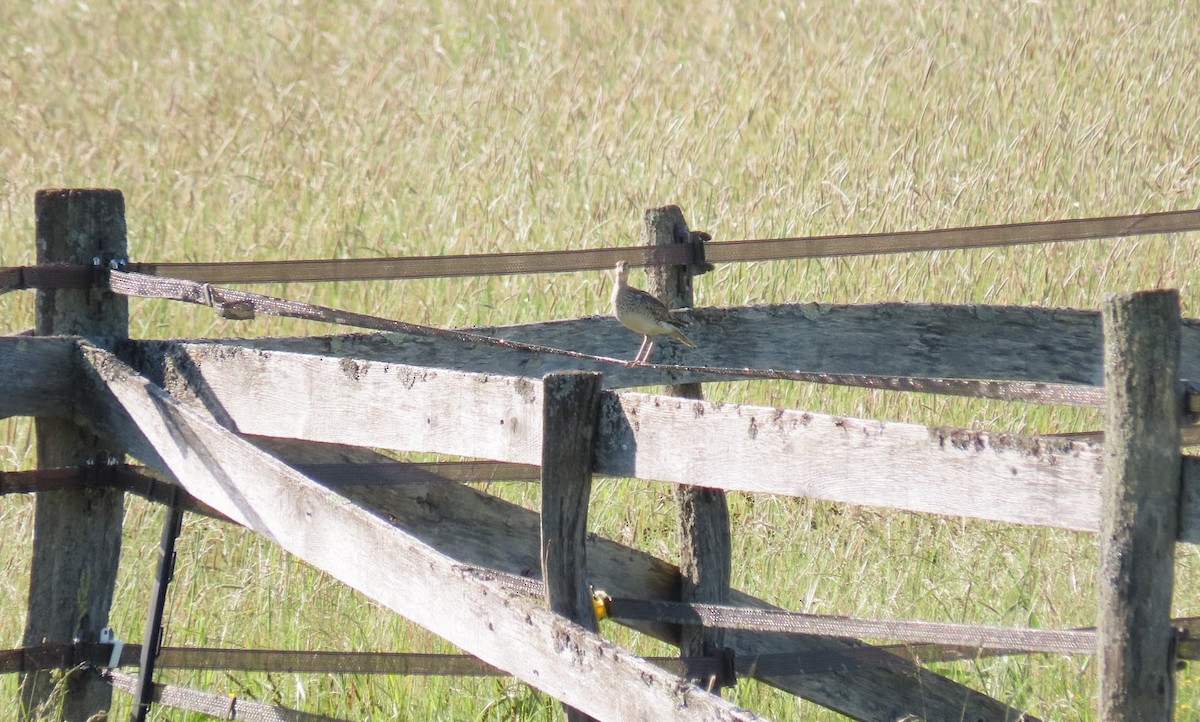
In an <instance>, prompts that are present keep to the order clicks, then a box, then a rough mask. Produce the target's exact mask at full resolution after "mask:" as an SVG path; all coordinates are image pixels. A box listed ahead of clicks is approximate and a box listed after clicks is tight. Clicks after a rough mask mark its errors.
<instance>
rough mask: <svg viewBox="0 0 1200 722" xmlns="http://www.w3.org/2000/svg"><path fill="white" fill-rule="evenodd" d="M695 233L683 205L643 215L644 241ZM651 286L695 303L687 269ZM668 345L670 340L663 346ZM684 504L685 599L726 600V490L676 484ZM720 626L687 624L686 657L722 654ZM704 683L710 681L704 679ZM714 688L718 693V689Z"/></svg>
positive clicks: (657, 273)
mask: <svg viewBox="0 0 1200 722" xmlns="http://www.w3.org/2000/svg"><path fill="white" fill-rule="evenodd" d="M691 242H692V232H691V231H690V230H689V229H688V225H687V221H686V220H684V217H683V211H681V210H680V209H679V206H664V207H662V208H650V209H648V210H647V211H646V213H645V216H644V240H643V243H644V244H645V245H648V246H649V245H666V244H671V243H691ZM647 290H648V291H649V292H650V293H652V294H654V295H655V296H657V297H658V300H660V301H662V302H663V303H664V304H666V306H667V308H680V307H690V306H691V305H692V303H693V296H692V276H691V274H690V273H689V271H688V269H687V268H686V267H678V266H672V267H658V268H648V269H647ZM663 346H664V347H666V344H665V343H664V344H663ZM670 393H671V395H673V396H679V397H682V398H685V399H703V398H704V393H703V391H702V390H701V388H700V384H678V385H676V386H672V387H670ZM675 498H676V501H677V503H678V506H679V546H680V550H679V570H680V573H681V574H682V577H683V585H682V589H681V597H682V600H683V601H685V602H701V603H708V604H726V603H728V600H729V577H730V573H731V570H732V561H731V558H732V550H731V544H730V538H729V506H728V505H727V503H726V501H725V492H724V491H721V490H719V489H706V488H702V487H698V486H677V487H676V489H675ZM724 646H725V644H724V635H723V634H722V632H721V631H720V630H713V629H704V628H702V627H687V626H685V627H683V629H682V632H681V637H680V644H679V651H680V655H681V656H683V657H701V656H708V655H713V654H716V653H718V652H719V651H720V650H721V649H722V648H723V647H724ZM700 682H701V685H702V686H706V685H705V680H700ZM708 686H710V687H711V688H712V691H714V692H716V691H717V689H716V688H715V687H712V686H711V685H708Z"/></svg>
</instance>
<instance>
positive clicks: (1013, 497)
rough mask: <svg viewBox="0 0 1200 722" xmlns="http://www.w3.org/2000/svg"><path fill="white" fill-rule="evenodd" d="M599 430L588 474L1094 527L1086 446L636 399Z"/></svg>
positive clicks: (607, 412) (1097, 454)
mask: <svg viewBox="0 0 1200 722" xmlns="http://www.w3.org/2000/svg"><path fill="white" fill-rule="evenodd" d="M601 418H602V426H601V433H600V445H599V447H598V448H597V451H596V470H597V472H599V473H602V474H607V475H610V476H629V477H637V478H640V479H655V480H659V481H670V482H675V483H689V484H695V485H699V486H711V487H714V488H720V489H727V490H737V491H749V492H761V493H768V494H782V495H786V496H802V497H808V498H813V499H825V500H828V501H840V502H848V503H854V504H862V505H867V506H882V507H891V508H896V509H906V510H909V511H921V512H930V513H936V514H945V515H952V516H966V517H973V518H980V519H993V520H997V521H1008V522H1013V523H1020V524H1037V525H1046V526H1053V527H1059V528H1066V529H1079V530H1087V531H1095V530H1096V528H1097V524H1098V511H1099V502H1100V493H1099V489H1100V487H1099V478H1100V467H1101V463H1102V458H1101V454H1102V450H1101V447H1100V446H1098V445H1094V444H1088V443H1084V442H1075V441H1069V440H1062V439H1054V438H1037V437H1025V436H1010V435H1005V434H988V433H987V432H982V431H965V430H959V429H932V428H928V427H924V426H919V425H916V424H903V423H890V422H882V421H866V420H861V419H852V418H846V417H840V416H829V415H825V414H814V413H809V412H805V411H791V410H784V409H771V408H763V407H753V406H742V405H737V404H723V403H720V402H712V401H691V400H686V399H675V398H669V397H663V396H653V395H648V394H638V393H621V394H613V393H606V394H605V395H604V398H603V400H602V401H601ZM685 438H686V439H688V440H689V443H687V444H682V443H679V441H680V439H685Z"/></svg>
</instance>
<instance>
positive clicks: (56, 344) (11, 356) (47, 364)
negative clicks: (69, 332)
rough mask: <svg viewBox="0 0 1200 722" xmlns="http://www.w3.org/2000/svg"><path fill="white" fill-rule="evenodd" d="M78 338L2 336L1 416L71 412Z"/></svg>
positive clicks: (59, 416)
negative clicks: (75, 352) (76, 340)
mask: <svg viewBox="0 0 1200 722" xmlns="http://www.w3.org/2000/svg"><path fill="white" fill-rule="evenodd" d="M74 349H75V340H74V339H72V338H64V337H58V336H48V337H39V336H0V388H2V389H4V393H3V394H0V419H6V418H8V417H10V416H40V417H58V418H66V417H70V415H71V378H72V375H73V373H74V370H75V363H74V360H73V359H74Z"/></svg>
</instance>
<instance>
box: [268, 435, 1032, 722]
mask: <svg viewBox="0 0 1200 722" xmlns="http://www.w3.org/2000/svg"><path fill="white" fill-rule="evenodd" d="M255 442H256V443H258V444H260V445H262V446H264V447H265V448H268V449H270V450H271V451H272V453H274V454H276V455H278V456H280V457H281V458H283V459H285V460H287V461H289V462H291V463H294V464H328V463H340V462H355V463H378V462H380V461H383V460H385V457H381V456H380V455H379V454H377V453H376V452H373V451H370V450H368V449H360V448H354V447H340V446H332V445H325V444H313V443H306V442H297V441H290V440H284V439H267V438H260V439H256V440H255ZM318 478H319V477H318ZM339 491H340V492H342V493H344V494H346V495H347V496H348V497H350V498H352V499H354V500H356V501H358V502H359V503H362V504H365V505H368V506H370V507H372V508H376V509H378V510H379V512H380V513H383V514H386V515H387V516H388V518H389V519H391V520H392V521H393V523H395V524H397V525H399V526H401V527H403V528H404V529H406V530H407V531H408V532H409V533H411V534H413V535H414V536H417V537H419V538H420V539H421V540H422V541H424V542H425V543H427V544H429V545H430V546H432V547H434V548H436V549H439V550H441V551H442V552H443V553H446V554H448V555H449V556H453V557H454V558H456V559H459V560H460V561H462V562H463V563H465V564H469V565H473V566H478V567H482V568H490V569H497V570H499V571H503V572H507V573H510V574H516V575H520V576H525V577H533V578H537V577H538V575H539V570H540V561H539V544H538V533H539V519H538V515H537V513H535V512H533V511H531V510H529V509H525V508H523V507H520V506H518V505H515V504H511V503H509V502H506V501H503V500H501V499H498V498H496V497H494V496H491V495H489V494H486V493H484V492H481V491H479V490H476V489H473V488H471V487H468V486H464V485H462V484H447V483H427V484H404V485H402V486H391V487H384V486H376V485H371V486H346V487H340V488H339ZM587 560H588V574H589V576H590V580H591V582H592V584H593V585H594V586H595V587H596V588H597V589H602V590H605V591H607V592H609V593H610V594H612V595H613V596H616V597H630V598H639V599H661V600H672V601H673V600H677V599H679V590H680V583H681V579H680V573H679V569H678V568H677V567H675V566H673V565H671V564H668V563H666V562H664V561H662V560H661V559H658V558H656V557H654V556H651V555H649V554H647V553H645V552H643V551H640V550H637V549H633V548H631V547H627V546H624V545H621V544H618V543H616V542H614V541H611V540H608V539H605V538H603V537H598V536H596V535H594V534H589V535H588V548H587ZM729 594H730V596H729V600H730V601H729V603H730V604H736V605H740V606H747V607H758V608H762V609H778V607H774V606H772V605H770V604H768V603H766V602H765V601H763V600H761V599H758V598H756V597H753V596H751V595H749V594H746V593H745V592H741V591H738V590H731V591H730V593H729ZM630 626H632V627H634V628H636V629H638V630H640V631H643V632H645V633H647V634H651V635H653V636H655V637H657V638H659V639H662V640H663V641H665V642H669V643H671V644H675V645H678V644H679V631H678V628H676V627H672V626H670V625H653V624H641V623H633V624H630ZM724 641H725V644H726V645H727V646H728V647H730V648H732V649H734V650H735V652H736V654H737V655H739V656H752V655H760V654H805V653H812V654H816V655H832V658H834V659H836V658H837V655H838V654H840V653H842V652H846V651H851V650H855V649H861V648H862V644H861V643H860V642H857V641H851V640H842V639H832V638H821V637H796V636H787V635H777V634H769V633H762V634H759V633H754V632H745V631H736V632H727V633H726V635H725V640H724ZM758 678H759V679H761V680H762V681H765V682H767V683H769V684H773V685H775V686H777V687H779V688H781V689H784V690H786V691H789V692H791V693H793V694H798V695H802V696H803V697H805V698H806V699H809V700H812V701H814V702H816V703H818V704H822V705H825V706H827V707H830V708H832V709H836V710H839V711H840V712H842V713H843V714H846V715H848V716H850V717H852V718H855V719H860V720H870V721H871V722H894V720H897V719H903V718H904V717H905V715H907V714H919V715H921V716H922V717H923V718H924V719H959V718H960V717H959V715H962V717H961V719H970V720H980V721H981V722H993V721H994V722H1000V721H1001V720H1003V721H1004V722H1009V721H1011V720H1015V719H1017V718H1018V716H1019V713H1018V712H1017V711H1016V710H1014V709H1012V708H1010V707H1007V706H1006V705H1004V704H1001V703H1000V702H997V701H996V700H993V699H991V698H989V697H987V696H986V695H983V694H980V693H978V692H976V691H974V690H972V689H970V688H968V687H964V686H962V685H959V684H957V683H955V682H952V681H950V680H948V679H946V678H944V677H941V676H939V675H937V674H934V673H932V672H930V671H928V670H924V669H922V668H920V667H917V666H914V665H912V664H910V663H908V662H907V661H905V660H899V659H898V660H897V663H896V666H892V667H868V668H863V669H853V670H852V671H846V672H821V673H813V674H805V675H796V676H774V677H772V676H767V675H758ZM1028 719H1029V720H1030V722H1035V720H1034V719H1033V718H1032V717H1030V718H1028Z"/></svg>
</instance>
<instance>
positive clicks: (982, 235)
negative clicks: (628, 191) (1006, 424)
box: [0, 210, 1200, 293]
mask: <svg viewBox="0 0 1200 722" xmlns="http://www.w3.org/2000/svg"><path fill="white" fill-rule="evenodd" d="M1195 230H1200V210H1184V211H1166V212H1163V213H1143V214H1135V215H1125V216H1107V217H1101V218H1083V219H1072V220H1057V221H1038V222H1033V223H1010V224H1003V225H989V226H972V227H965V228H949V229H939V230H929V231H900V232H889V233H861V234H852V235H830V236H812V237H807V238H805V237H800V238H758V239H745V240H734V241H714V242H709V243H704V244H703V245H700V244H674V245H669V246H635V247H626V248H587V249H576V250H567V251H538V252H525V253H485V254H473V255H459V256H415V257H400V258H350V259H327V260H296V261H240V262H228V263H131V264H129V265H128V266H127V269H128V270H130V271H135V272H140V273H146V274H150V275H157V276H169V277H173V278H182V279H188V280H192V281H201V282H205V283H235V284H236V283H267V282H300V281H352V280H358V281H363V280H391V279H401V278H434V277H453V276H489V275H509V274H527V273H561V272H569V271H593V270H601V269H610V268H612V267H613V266H615V265H616V263H617V261H625V262H627V263H629V264H630V265H647V266H651V265H675V266H682V265H689V266H692V267H693V268H695V269H697V270H699V269H700V268H703V267H704V264H705V262H706V261H708V262H720V263H732V262H746V261H769V260H778V259H797V258H827V257H832V256H854V255H867V254H881V253H911V252H918V251H941V250H954V249H965V248H986V247H992V246H1012V245H1023V244H1031V243H1051V242H1061V241H1080V240H1091V239H1098V238H1119V237H1126V236H1134V235H1146V234H1160V233H1179V232H1183V231H1195ZM91 278H92V269H91V268H88V267H84V266H64V267H58V268H55V267H51V266H37V267H24V268H2V269H0V293H3V292H4V291H10V290H15V289H21V288H46V287H62V286H70V287H75V288H80V287H84V286H87V285H88V284H89V283H90V282H91Z"/></svg>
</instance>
